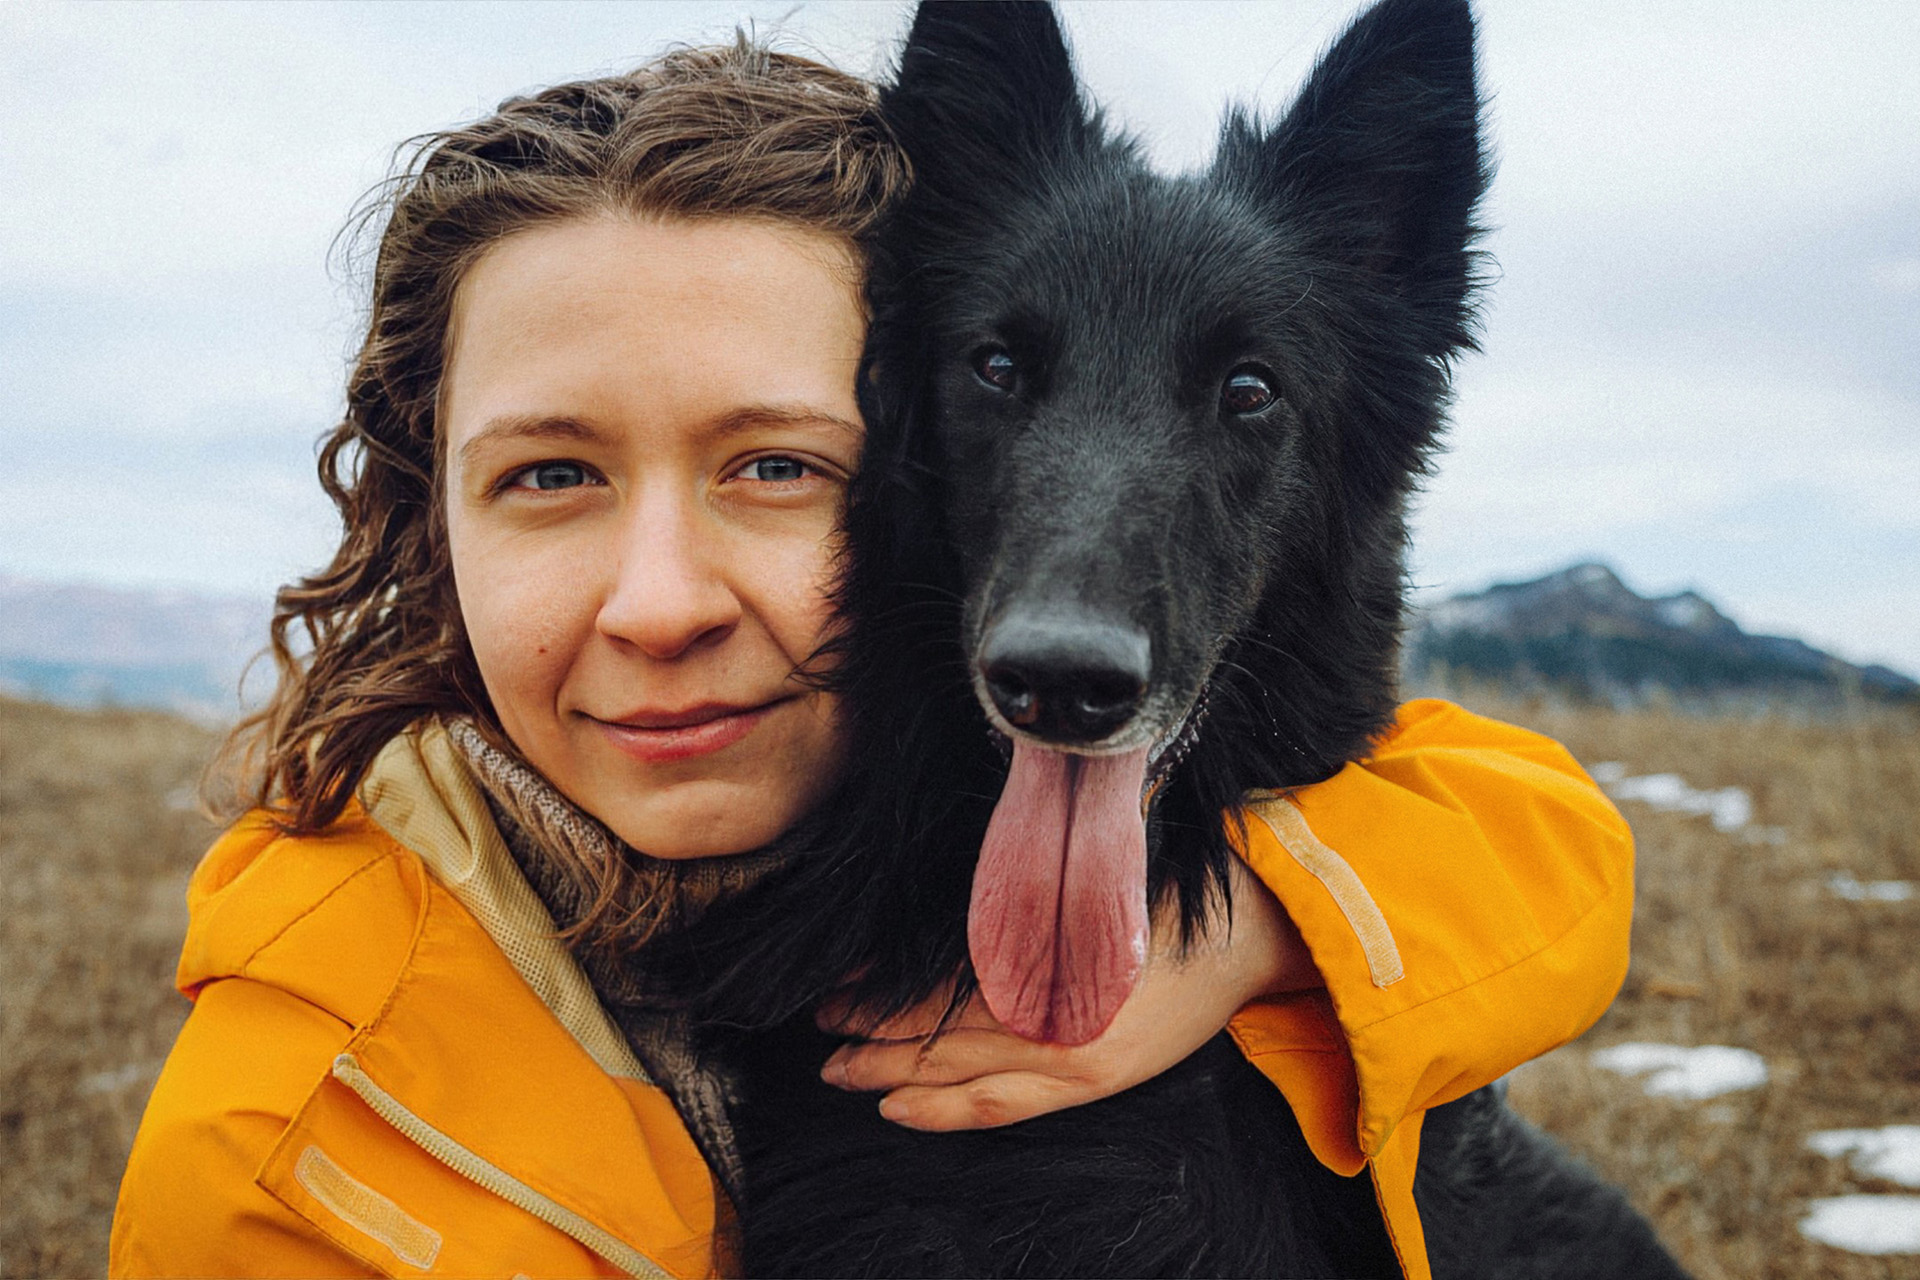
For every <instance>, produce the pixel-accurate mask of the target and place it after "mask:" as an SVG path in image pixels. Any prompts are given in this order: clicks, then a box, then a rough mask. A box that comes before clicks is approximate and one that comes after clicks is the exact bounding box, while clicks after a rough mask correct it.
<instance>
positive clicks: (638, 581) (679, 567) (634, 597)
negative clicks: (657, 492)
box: [595, 503, 742, 660]
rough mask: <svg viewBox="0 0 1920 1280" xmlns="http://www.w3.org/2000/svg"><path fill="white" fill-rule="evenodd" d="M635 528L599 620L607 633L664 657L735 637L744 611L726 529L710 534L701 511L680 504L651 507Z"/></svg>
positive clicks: (620, 553) (637, 515) (638, 514)
mask: <svg viewBox="0 0 1920 1280" xmlns="http://www.w3.org/2000/svg"><path fill="white" fill-rule="evenodd" d="M628 524H629V528H628V529H627V530H626V536H625V537H624V538H623V539H622V540H621V545H620V547H619V548H618V550H617V551H615V552H614V554H615V557H616V574H615V576H614V579H613V583H612V587H611V590H610V591H609V592H608V594H607V597H606V599H605V600H604V601H602V603H601V606H600V612H599V616H598V617H597V618H596V619H595V625H596V627H597V628H598V629H599V631H600V633H601V634H602V635H605V636H607V637H609V638H610V639H613V640H616V641H619V642H622V643H625V644H630V645H632V646H633V647H634V648H636V649H638V650H639V651H640V652H642V653H644V654H646V655H647V656H648V657H651V658H657V659H661V660H666V659H671V658H677V657H679V656H680V655H681V654H683V653H687V652H689V651H690V650H693V649H697V648H699V647H700V646H701V645H703V644H712V643H715V642H716V641H718V640H720V639H722V638H724V637H725V636H726V635H727V634H728V633H730V632H731V631H732V630H733V628H734V627H735V626H736V625H737V624H738V623H739V621H740V617H741V613H742V609H741V604H740V598H739V596H737V595H736V594H735V593H734V590H733V588H732V586H731V585H730V583H729V579H728V575H727V573H726V572H725V570H726V556H725V547H724V539H723V538H721V537H720V536H719V531H717V530H703V529H702V528H700V522H699V519H698V515H697V513H696V512H693V511H690V510H687V509H686V507H684V506H682V505H681V504H677V503H676V504H648V505H647V507H646V508H645V509H641V510H637V511H635V512H634V514H633V516H632V518H631V519H630V520H629V521H628ZM703 535H704V536H703Z"/></svg>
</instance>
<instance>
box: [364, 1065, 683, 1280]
mask: <svg viewBox="0 0 1920 1280" xmlns="http://www.w3.org/2000/svg"><path fill="white" fill-rule="evenodd" d="M333 1078H334V1079H336V1080H338V1081H339V1082H340V1083H341V1084H344V1085H346V1086H347V1088H349V1089H351V1090H353V1091H354V1093H356V1094H358V1095H359V1097H360V1100H361V1101H362V1102H365V1103H366V1104H367V1105H368V1106H369V1107H372V1108H373V1111H374V1114H376V1115H378V1116H379V1117H380V1118H381V1119H382V1120H385V1121H386V1122H387V1123H388V1124H390V1125H392V1126H393V1127H394V1128H395V1129H396V1130H398V1131H399V1133H400V1135H401V1136H402V1137H404V1138H406V1139H407V1140H408V1141H410V1142H412V1143H413V1144H414V1145H415V1146H417V1147H419V1148H420V1149H421V1150H423V1151H425V1152H426V1153H427V1154H428V1155H430V1156H432V1157H433V1158H434V1159H436V1160H438V1161H439V1162H440V1163H441V1164H444V1165H446V1166H447V1168H449V1169H451V1170H453V1171H454V1172H455V1173H457V1174H459V1175H460V1176H461V1177H463V1178H465V1179H466V1180H467V1181H469V1182H472V1183H474V1184H476V1185H478V1186H480V1187H482V1188H484V1189H486V1190H487V1191H491V1192H492V1193H493V1194H494V1195H496V1196H499V1197H500V1198H501V1199H502V1200H505V1201H506V1202H507V1203H508V1204H511V1205H513V1206H514V1207H516V1208H519V1209H524V1210H525V1211H526V1212H528V1213H530V1214H532V1215H533V1216H534V1217H536V1218H538V1219H540V1221H542V1222H544V1223H546V1224H547V1225H548V1226H550V1227H552V1228H554V1229H555V1230H556V1231H560V1232H563V1233H564V1234H566V1235H568V1236H570V1237H572V1238H573V1239H574V1240H577V1241H579V1242H580V1243H581V1244H583V1245H585V1246H586V1247H587V1248H589V1249H591V1250H593V1251H594V1252H595V1253H597V1254H599V1255H600V1256H601V1257H603V1258H605V1259H606V1260H607V1261H608V1262H611V1263H613V1265H614V1266H616V1267H619V1268H620V1269H621V1270H623V1271H625V1272H626V1273H627V1274H628V1275H631V1276H641V1277H644V1278H645V1280H673V1277H672V1275H671V1274H670V1273H669V1272H668V1271H667V1270H666V1268H664V1267H662V1266H661V1265H660V1264H659V1263H657V1262H655V1261H654V1260H653V1259H651V1258H649V1257H647V1256H646V1255H645V1254H643V1253H641V1252H640V1251H639V1250H638V1249H636V1248H634V1247H633V1246H632V1245H630V1244H628V1243H626V1242H625V1241H623V1240H621V1239H619V1238H618V1237H616V1236H614V1235H612V1234H611V1233H609V1232H607V1231H604V1230H602V1229H601V1228H599V1227H597V1226H595V1225H594V1224H593V1223H591V1222H589V1221H587V1220H586V1219H585V1218H583V1217H581V1216H580V1215H579V1214H577V1213H575V1212H574V1211H573V1210H571V1209H569V1208H567V1207H566V1206H565V1205H562V1204H559V1203H557V1202H555V1201H554V1200H551V1199H549V1198H548V1197H546V1196H543V1195H541V1194H540V1193H539V1192H538V1191H535V1190H534V1189H533V1188H532V1187H529V1186H528V1185H527V1184H526V1183H524V1182H522V1181H520V1179H518V1178H516V1177H514V1176H513V1175H512V1174H510V1173H508V1172H507V1171H506V1170H504V1169H501V1168H500V1167H498V1166H497V1165H493V1164H489V1163H488V1162H487V1161H485V1160H482V1159H481V1158H480V1157H479V1156H477V1155H475V1154H474V1153H473V1152H471V1151H469V1150H467V1149H466V1148H465V1147H463V1146H461V1145H460V1144H459V1143H457V1142H455V1141H454V1140H453V1139H452V1138H449V1137H448V1136H447V1135H446V1134H444V1133H441V1132H440V1131H439V1130H438V1129H436V1128H434V1127H433V1126H432V1125H430V1124H428V1123H427V1122H426V1121H425V1120H422V1119H421V1118H420V1117H419V1116H417V1115H415V1114H414V1113H413V1112H411V1111H409V1110H408V1109H407V1108H406V1107H405V1106H404V1105H402V1104H401V1102H400V1100H399V1099H398V1098H395V1097H394V1096H393V1095H392V1094H390V1093H388V1092H387V1091H386V1090H385V1089H382V1088H381V1087H380V1086H379V1085H377V1084H375V1083H374V1082H373V1077H371V1076H369V1075H368V1074H367V1073H366V1072H365V1071H363V1070H362V1069H361V1067H360V1063H359V1062H358V1061H357V1060H355V1058H354V1056H353V1055H352V1054H350V1053H343V1054H341V1055H340V1056H339V1057H337V1058H335V1059H334V1060H333Z"/></svg>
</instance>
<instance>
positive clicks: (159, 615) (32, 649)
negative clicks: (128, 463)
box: [0, 575, 271, 723]
mask: <svg viewBox="0 0 1920 1280" xmlns="http://www.w3.org/2000/svg"><path fill="white" fill-rule="evenodd" d="M270 614H271V605H270V604H269V602H267V601H266V600H263V599H251V598H246V597H232V596H207V595H198V594H195V593H192V592H187V591H175V590H145V591H143V590H138V589H132V588H121V587H101V586H92V585H86V584H76V583H56V582H35V581H32V580H29V579H24V578H14V577H8V576H6V575H0V692H6V693H10V694H13V695H14V696H16V697H24V698H35V699H39V700H41V701H45V702H59V703H65V704H67V705H69V706H126V707H157V708H161V709H163V710H168V711H175V712H179V713H180V714H183V715H188V716H191V717H193V718H194V719H197V720H201V721H207V722H216V723H217V722H222V721H230V720H232V719H234V718H235V716H236V715H237V714H238V712H239V710H240V701H239V692H238V691H239V685H240V673H241V672H242V671H243V670H244V669H245V667H246V664H247V661H248V659H249V658H251V657H252V656H253V655H254V654H255V653H256V652H258V651H259V650H260V649H261V648H263V647H264V646H265V644H266V640H267V621H268V618H269V616H270Z"/></svg>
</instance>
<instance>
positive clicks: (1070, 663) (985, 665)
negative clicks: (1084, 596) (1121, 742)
mask: <svg viewBox="0 0 1920 1280" xmlns="http://www.w3.org/2000/svg"><path fill="white" fill-rule="evenodd" d="M1151 659H1152V646H1151V644H1150V643H1149V642H1148V640H1147V634H1146V632H1145V631H1143V630H1141V629H1140V628H1139V627H1136V626H1133V625H1132V624H1131V623H1114V622H1111V621H1108V620H1106V619H1102V618H1096V617H1073V616H1062V615H1059V614H1044V615H1033V614H1026V613H1012V614H1008V615H1005V616H1003V617H1002V618H1000V619H999V620H998V621H997V622H995V623H994V624H993V625H992V626H990V627H989V628H988V629H987V631H986V634H985V635H983V636H982V637H981V640H980V649H979V666H980V673H981V675H982V677H983V678H984V679H985V682H986V686H987V694H988V696H989V697H991V698H992V699H993V705H994V706H995V707H996V708H998V709H999V712H1000V714H1001V715H1003V716H1005V717H1006V718H1007V722H1008V723H1009V724H1013V725H1016V726H1018V727H1019V728H1021V729H1024V730H1026V731H1027V732H1028V733H1031V734H1033V735H1034V736H1035V737H1036V738H1041V739H1044V740H1045V741H1048V742H1059V743H1066V744H1079V745H1084V744H1088V743H1095V742H1099V741H1101V740H1102V739H1105V738H1109V737H1111V736H1112V735H1113V734H1115V733H1117V732H1119V730H1120V729H1121V728H1123V727H1124V726H1125V725H1126V723H1127V721H1129V720H1131V719H1132V718H1133V715H1134V713H1135V712H1136V711H1138V710H1139V709H1140V702H1141V699H1143V698H1144V697H1145V696H1146V692H1147V681H1148V678H1149V677H1150V676H1151V674H1152V667H1151Z"/></svg>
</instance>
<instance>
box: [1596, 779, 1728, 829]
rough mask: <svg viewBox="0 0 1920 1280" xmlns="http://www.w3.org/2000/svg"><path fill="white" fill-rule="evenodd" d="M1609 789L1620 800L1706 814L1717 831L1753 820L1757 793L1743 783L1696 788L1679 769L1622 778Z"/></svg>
mask: <svg viewBox="0 0 1920 1280" xmlns="http://www.w3.org/2000/svg"><path fill="white" fill-rule="evenodd" d="M1607 790H1608V791H1609V792H1611V793H1612V795H1613V798H1614V799H1616V800H1638V801H1640V803H1642V804H1647V805H1652V806H1653V807H1654V808H1656V809H1667V810H1671V811H1673V812H1676V813H1697V814H1703V815H1705V816H1706V817H1709V818H1711V819H1713V829H1714V830H1715V831H1738V830H1739V829H1740V828H1742V827H1744V826H1746V825H1747V824H1748V823H1749V822H1752V821H1753V797H1752V796H1750V795H1748V794H1747V793H1746V792H1744V791H1742V790H1741V789H1740V788H1739V787H1719V788H1716V789H1715V790H1712V791H1696V790H1695V789H1694V788H1692V787H1690V786H1688V785H1687V783H1686V779H1684V778H1682V777H1681V776H1680V775H1679V774H1677V773H1649V774H1646V775H1644V776H1643V777H1638V778H1621V779H1620V780H1619V781H1617V782H1615V783H1614V784H1613V785H1612V786H1610V787H1608V788H1607Z"/></svg>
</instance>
